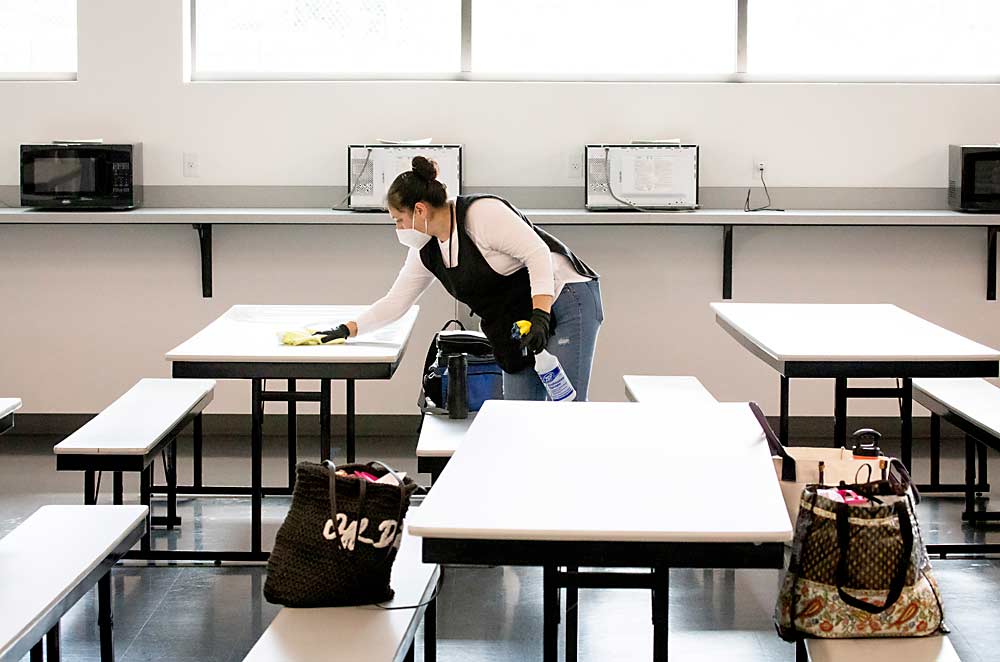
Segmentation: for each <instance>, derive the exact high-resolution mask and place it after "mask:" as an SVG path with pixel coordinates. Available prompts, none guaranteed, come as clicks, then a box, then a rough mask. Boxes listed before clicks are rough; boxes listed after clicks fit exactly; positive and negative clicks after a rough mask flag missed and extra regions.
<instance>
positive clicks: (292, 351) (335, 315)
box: [166, 305, 419, 364]
mask: <svg viewBox="0 0 1000 662" xmlns="http://www.w3.org/2000/svg"><path fill="white" fill-rule="evenodd" d="M365 308H367V306H251V305H239V306H233V307H232V308H230V309H229V310H227V311H226V313H225V314H224V315H222V316H221V317H219V318H218V319H217V320H215V321H214V322H212V323H211V324H209V325H208V326H207V327H205V328H204V329H202V330H201V331H199V332H198V333H196V334H195V335H194V336H192V337H191V338H190V339H188V340H186V341H184V342H183V343H181V344H180V345H179V346H177V347H175V348H174V349H172V350H171V351H169V352H167V356H166V358H167V360H168V361H202V362H206V361H211V362H217V361H218V362H251V363H388V364H393V363H397V362H398V361H399V360H400V358H401V357H402V355H403V351H404V349H405V348H406V343H407V342H408V341H409V339H410V333H411V332H412V331H413V324H414V323H415V322H416V320H417V312H418V311H419V306H413V307H412V308H411V309H410V311H409V312H408V313H406V315H404V316H403V317H402V318H401V319H399V320H398V321H396V322H394V323H392V324H390V325H388V326H386V327H384V328H382V329H379V330H378V331H375V332H374V333H365V334H361V335H359V336H357V337H355V338H350V339H349V340H348V341H347V342H346V343H345V344H342V345H318V346H317V345H313V346H306V347H292V346H286V345H282V344H281V339H280V337H279V334H280V333H281V332H284V331H291V330H296V329H302V328H306V327H308V328H313V329H317V330H323V329H330V328H333V327H336V326H338V325H340V324H343V323H345V322H349V321H351V320H354V319H356V318H357V317H358V315H359V314H361V312H362V311H363V310H365Z"/></svg>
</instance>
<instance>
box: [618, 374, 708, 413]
mask: <svg viewBox="0 0 1000 662" xmlns="http://www.w3.org/2000/svg"><path fill="white" fill-rule="evenodd" d="M622 379H624V380H625V395H626V396H627V397H628V399H629V400H630V401H632V402H653V403H656V402H680V403H685V404H691V405H696V406H697V405H715V404H718V400H716V399H715V397H714V396H713V395H712V394H711V393H709V392H708V389H707V388H705V386H704V385H703V384H702V383H701V382H700V381H698V378H697V377H688V376H666V377H663V376H656V375H625V376H624V377H623V378H622Z"/></svg>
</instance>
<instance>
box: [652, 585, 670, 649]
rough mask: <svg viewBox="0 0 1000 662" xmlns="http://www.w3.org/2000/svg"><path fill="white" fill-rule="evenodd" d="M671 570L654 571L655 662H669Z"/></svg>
mask: <svg viewBox="0 0 1000 662" xmlns="http://www.w3.org/2000/svg"><path fill="white" fill-rule="evenodd" d="M669 598H670V568H655V569H654V570H653V662H667V638H668V631H669V629H670V628H669V614H670V609H669Z"/></svg>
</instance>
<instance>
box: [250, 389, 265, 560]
mask: <svg viewBox="0 0 1000 662" xmlns="http://www.w3.org/2000/svg"><path fill="white" fill-rule="evenodd" d="M250 382H251V384H250V388H251V398H250V402H251V403H253V412H252V414H251V417H250V418H251V429H250V492H251V494H250V504H251V507H250V510H251V514H250V516H251V523H250V545H251V551H252V552H253V553H254V554H259V553H260V551H261V505H262V504H261V501H262V499H263V476H262V467H261V465H262V463H263V453H264V450H263V447H264V395H263V385H262V383H261V380H260V379H252V380H250Z"/></svg>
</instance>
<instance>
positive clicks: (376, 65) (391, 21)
mask: <svg viewBox="0 0 1000 662" xmlns="http://www.w3.org/2000/svg"><path fill="white" fill-rule="evenodd" d="M192 14H193V18H194V21H195V29H194V36H195V40H194V41H195V43H194V55H195V58H194V76H195V78H224V77H235V78H240V77H247V76H249V77H260V75H262V74H263V75H265V76H268V75H279V77H296V76H312V77H323V76H330V75H339V74H346V75H366V74H369V75H375V76H379V75H385V74H441V73H448V72H455V71H458V70H459V68H460V62H461V54H462V53H461V44H460V38H461V27H460V21H461V12H460V7H459V4H458V2H457V0H420V1H419V2H413V1H412V0H409V1H407V0H281V1H280V2H276V1H274V0H195V2H194V11H193V12H192Z"/></svg>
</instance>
